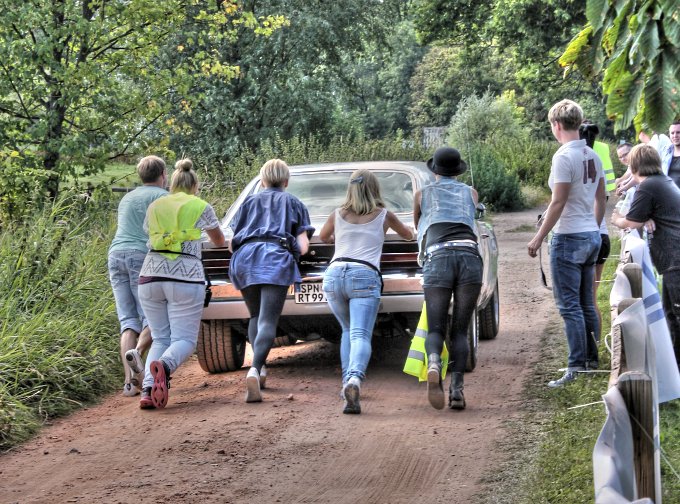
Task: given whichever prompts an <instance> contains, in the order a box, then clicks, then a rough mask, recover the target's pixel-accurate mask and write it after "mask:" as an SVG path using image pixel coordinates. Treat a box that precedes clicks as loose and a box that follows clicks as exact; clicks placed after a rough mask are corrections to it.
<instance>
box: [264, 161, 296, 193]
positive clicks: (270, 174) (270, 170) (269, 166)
mask: <svg viewBox="0 0 680 504" xmlns="http://www.w3.org/2000/svg"><path fill="white" fill-rule="evenodd" d="M260 177H262V181H263V182H264V183H265V184H266V185H267V186H269V187H283V185H284V184H285V183H286V182H287V181H288V179H289V178H290V170H289V169H288V165H287V164H286V162H285V161H282V160H281V159H270V160H269V161H267V162H266V163H265V164H263V165H262V168H260Z"/></svg>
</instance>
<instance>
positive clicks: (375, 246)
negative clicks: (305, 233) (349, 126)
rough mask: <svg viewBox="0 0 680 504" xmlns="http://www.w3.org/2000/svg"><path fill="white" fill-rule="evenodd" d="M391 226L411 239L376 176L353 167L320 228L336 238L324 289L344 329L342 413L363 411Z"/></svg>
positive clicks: (326, 237)
mask: <svg viewBox="0 0 680 504" xmlns="http://www.w3.org/2000/svg"><path fill="white" fill-rule="evenodd" d="M390 228H391V229H393V230H394V231H396V232H397V233H398V234H399V236H401V237H402V238H404V239H406V240H415V232H414V231H413V229H412V228H410V227H408V226H406V225H405V224H403V223H402V222H401V221H400V220H399V218H398V217H397V216H396V215H395V214H394V213H393V212H390V211H389V210H387V209H386V208H385V205H384V203H383V201H382V197H381V196H380V185H379V184H378V179H377V178H376V176H375V175H374V174H373V173H371V172H370V171H368V170H357V171H355V172H354V173H352V176H351V177H350V181H349V185H348V187H347V196H346V198H345V202H344V203H343V205H342V206H341V207H340V208H338V209H337V210H335V211H334V212H333V213H331V215H329V216H328V220H327V221H326V223H325V224H324V225H323V227H322V228H321V231H320V232H319V236H320V238H321V239H322V240H323V241H324V242H326V243H335V254H334V255H333V259H332V261H331V264H330V266H329V267H328V269H327V270H326V273H325V275H324V280H323V290H324V293H325V294H326V298H327V299H328V304H329V306H330V308H331V310H332V311H333V314H334V315H335V318H337V319H338V322H339V323H340V327H341V328H342V339H341V342H340V360H341V364H342V383H343V388H342V393H343V397H344V399H345V405H344V409H343V413H355V414H357V413H361V405H360V403H359V395H360V389H361V382H362V381H363V380H364V378H365V376H366V368H367V367H368V361H369V360H370V358H371V336H372V335H373V326H374V324H375V319H376V315H377V314H378V306H379V304H380V290H381V286H382V281H381V278H380V273H379V271H380V255H381V253H382V246H383V242H384V241H385V233H386V232H387V230H388V229H390Z"/></svg>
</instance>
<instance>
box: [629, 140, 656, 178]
mask: <svg viewBox="0 0 680 504" xmlns="http://www.w3.org/2000/svg"><path fill="white" fill-rule="evenodd" d="M628 165H629V166H630V171H631V172H632V173H635V174H636V175H641V176H643V177H648V176H650V175H660V174H663V171H661V156H659V153H658V152H657V151H656V149H655V148H654V147H652V146H651V145H647V144H639V145H636V146H635V147H633V148H632V149H631V150H630V152H629V153H628Z"/></svg>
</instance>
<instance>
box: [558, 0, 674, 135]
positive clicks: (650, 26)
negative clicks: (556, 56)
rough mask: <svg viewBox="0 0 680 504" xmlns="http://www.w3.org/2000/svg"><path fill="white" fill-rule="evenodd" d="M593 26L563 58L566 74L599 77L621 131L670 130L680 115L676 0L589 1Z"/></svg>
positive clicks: (588, 28) (583, 31)
mask: <svg viewBox="0 0 680 504" xmlns="http://www.w3.org/2000/svg"><path fill="white" fill-rule="evenodd" d="M586 15H587V19H588V24H587V25H586V26H585V28H584V29H583V30H582V31H581V33H579V34H578V35H577V36H576V37H575V38H574V39H573V40H572V41H571V43H570V44H569V46H568V47H567V49H566V50H565V51H564V54H563V55H562V57H561V58H560V64H561V65H562V66H564V67H565V68H566V72H570V71H571V70H573V69H578V70H579V71H580V72H581V73H583V74H584V75H585V76H586V77H588V78H591V79H595V78H598V77H599V76H600V74H601V72H602V71H604V80H603V83H602V87H603V91H604V94H605V95H606V96H607V97H608V101H607V114H608V115H609V117H610V118H611V119H614V120H615V121H616V127H617V128H618V129H625V128H628V127H629V126H630V125H631V123H635V125H636V127H637V128H638V129H640V128H642V129H652V130H659V131H661V130H665V129H666V128H667V127H668V124H670V123H671V122H672V121H673V120H674V119H676V118H677V117H678V114H679V113H680V94H679V93H678V87H679V86H680V78H679V77H678V75H679V71H680V58H679V57H678V49H679V48H680V28H678V26H679V24H680V23H679V21H680V19H679V18H678V8H677V3H676V2H671V1H667V0H650V1H647V2H638V1H637V0H625V1H621V2H616V3H612V2H610V1H604V0H588V2H587V6H586Z"/></svg>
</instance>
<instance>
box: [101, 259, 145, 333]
mask: <svg viewBox="0 0 680 504" xmlns="http://www.w3.org/2000/svg"><path fill="white" fill-rule="evenodd" d="M145 257H146V252H141V251H139V250H121V251H114V252H111V253H110V254H109V260H108V266H109V280H110V282H111V288H112V289H113V297H114V299H115V300H116V312H117V313H118V321H119V322H120V332H121V333H123V331H125V330H126V329H132V330H133V331H135V332H136V333H137V334H139V333H141V332H142V329H144V328H145V327H146V326H147V321H146V318H145V317H144V310H142V305H141V303H140V302H139V295H138V293H137V283H138V282H139V271H140V270H141V269H142V264H143V263H144V258H145Z"/></svg>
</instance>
